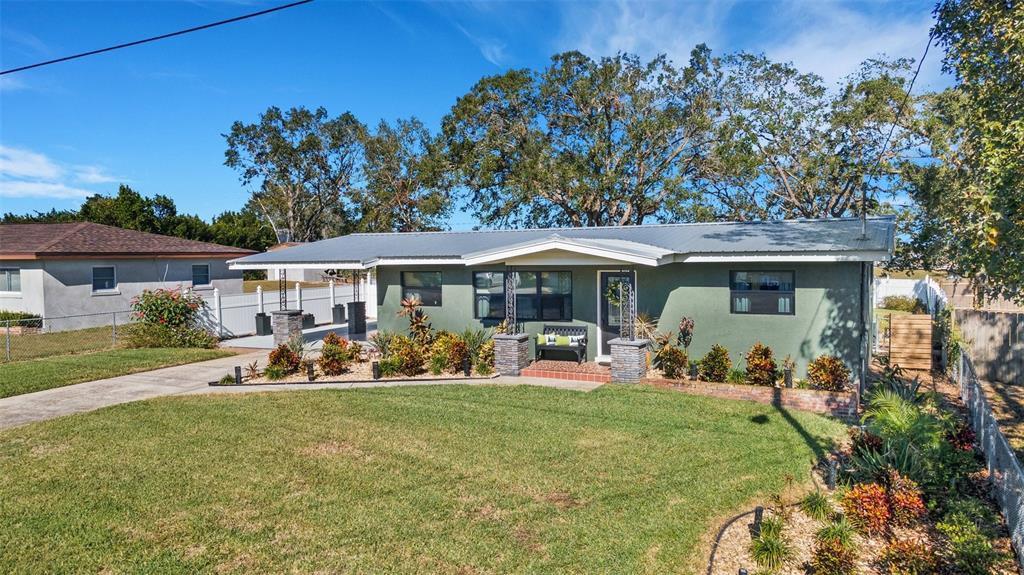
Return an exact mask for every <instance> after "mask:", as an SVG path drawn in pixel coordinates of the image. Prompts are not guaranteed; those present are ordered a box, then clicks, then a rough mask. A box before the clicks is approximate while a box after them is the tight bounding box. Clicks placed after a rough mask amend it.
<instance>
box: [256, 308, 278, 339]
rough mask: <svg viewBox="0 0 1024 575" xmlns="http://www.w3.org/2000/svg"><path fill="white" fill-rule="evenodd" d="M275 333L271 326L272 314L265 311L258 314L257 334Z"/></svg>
mask: <svg viewBox="0 0 1024 575" xmlns="http://www.w3.org/2000/svg"><path fill="white" fill-rule="evenodd" d="M272 333H274V332H273V330H272V329H271V328H270V316H269V315H267V314H265V313H258V314H256V335H270V334H272Z"/></svg>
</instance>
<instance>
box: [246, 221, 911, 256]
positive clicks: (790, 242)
mask: <svg viewBox="0 0 1024 575" xmlns="http://www.w3.org/2000/svg"><path fill="white" fill-rule="evenodd" d="M894 229H895V218H894V217H892V216H884V217H871V218H868V219H867V236H866V237H862V236H861V222H860V219H859V218H842V219H821V220H780V221H770V222H716V223H695V224H656V225H642V226H621V227H592V228H546V229H526V230H475V231H450V232H408V233H366V234H350V235H347V236H339V237H336V238H331V239H326V240H321V241H318V242H312V243H308V244H302V245H298V246H295V247H290V248H286V249H281V250H276V251H273V252H265V253H260V254H255V255H252V256H247V257H244V258H240V259H237V260H234V262H235V263H238V264H247V265H249V264H281V265H295V264H342V263H351V264H360V265H366V264H368V263H370V262H372V261H373V260H376V259H381V258H385V259H390V258H405V259H414V258H435V259H436V258H462V257H464V256H467V255H470V254H478V253H483V252H488V251H493V250H498V249H502V248H510V247H513V246H516V245H521V244H528V243H531V242H537V241H542V240H544V239H547V238H552V237H562V238H566V239H569V240H576V241H578V242H579V243H587V244H593V245H600V244H605V245H607V246H609V247H614V248H615V249H621V248H622V247H624V246H628V245H634V248H639V247H640V246H638V245H637V244H645V245H647V246H650V251H652V252H654V251H662V250H664V251H666V252H669V253H674V254H681V255H700V254H708V255H726V254H752V255H754V254H772V253H787V254H803V253H813V254H822V253H841V252H885V253H887V254H891V253H892V250H893V241H894V240H893V235H894ZM627 242H628V243H627ZM631 251H632V250H631ZM310 267H314V266H312V265H311V266H310Z"/></svg>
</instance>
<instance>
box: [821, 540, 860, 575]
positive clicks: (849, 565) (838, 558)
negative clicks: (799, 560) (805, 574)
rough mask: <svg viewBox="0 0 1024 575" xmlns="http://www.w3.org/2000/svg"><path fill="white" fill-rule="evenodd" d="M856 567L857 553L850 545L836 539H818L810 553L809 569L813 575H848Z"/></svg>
mask: <svg viewBox="0 0 1024 575" xmlns="http://www.w3.org/2000/svg"><path fill="white" fill-rule="evenodd" d="M856 566H857V552H856V549H854V548H853V546H852V545H844V544H843V543H842V542H841V541H839V540H838V539H820V538H819V539H818V540H817V541H815V542H814V550H813V551H812V552H811V567H812V569H813V571H814V574H815V575H850V574H851V573H854V572H855V569H856Z"/></svg>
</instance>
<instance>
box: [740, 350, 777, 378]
mask: <svg viewBox="0 0 1024 575" xmlns="http://www.w3.org/2000/svg"><path fill="white" fill-rule="evenodd" d="M746 359H747V374H746V375H747V377H746V380H747V383H749V384H751V385H765V386H769V387H771V386H774V385H775V380H777V379H778V372H779V366H778V364H777V363H775V358H774V357H773V355H772V348H770V347H768V346H767V345H764V344H763V343H761V342H757V343H755V344H754V345H753V347H751V348H750V351H748V352H747V356H746Z"/></svg>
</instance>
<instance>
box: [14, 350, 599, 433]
mask: <svg viewBox="0 0 1024 575" xmlns="http://www.w3.org/2000/svg"><path fill="white" fill-rule="evenodd" d="M266 355H267V354H266V352H265V351H258V352H252V353H244V354H241V355H233V356H230V357H222V358H219V359H212V360H210V361H203V362H199V363H190V364H187V365H178V366H174V367H165V368H163V369H156V370H153V371H146V372H143V373H135V374H131V375H122V376H119V377H112V378H109V379H99V380H96V381H89V382H86V383H78V384H75V385H68V386H64V387H57V388H54V389H47V390H44V391H37V392H35V393H26V394H24V395H16V396H14V397H7V398H4V399H0V429H7V428H10V427H16V426H18V425H24V424H26V423H31V422H34V421H43V420H46V419H53V418H55V417H61V416H63V415H70V414H73V413H81V412H84V411H92V410H94V409H99V408H101V407H107V406H109V405H116V404H119V403H128V402H129V401H138V400H141V399H151V398H154V397H163V396H169V395H181V394H196V393H254V392H273V391H299V390H304V389H331V388H333V389H352V388H362V387H397V386H402V385H438V384H444V385H450V384H473V385H540V386H544V387H554V388H558V389H568V390H575V391H590V390H592V389H595V388H597V387H600V385H601V384H598V383H589V382H581V381H562V380H557V379H542V378H535V377H498V378H496V379H468V380H467V379H452V380H446V381H444V382H437V381H411V382H410V381H373V382H364V383H355V382H349V383H321V384H301V385H295V384H291V385H288V384H281V385H260V386H239V387H210V386H209V382H211V381H216V380H218V379H220V378H221V376H223V375H224V374H226V373H232V372H233V370H234V366H236V365H245V364H247V363H250V362H253V361H260V362H261V363H262V361H263V360H265V359H266Z"/></svg>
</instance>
